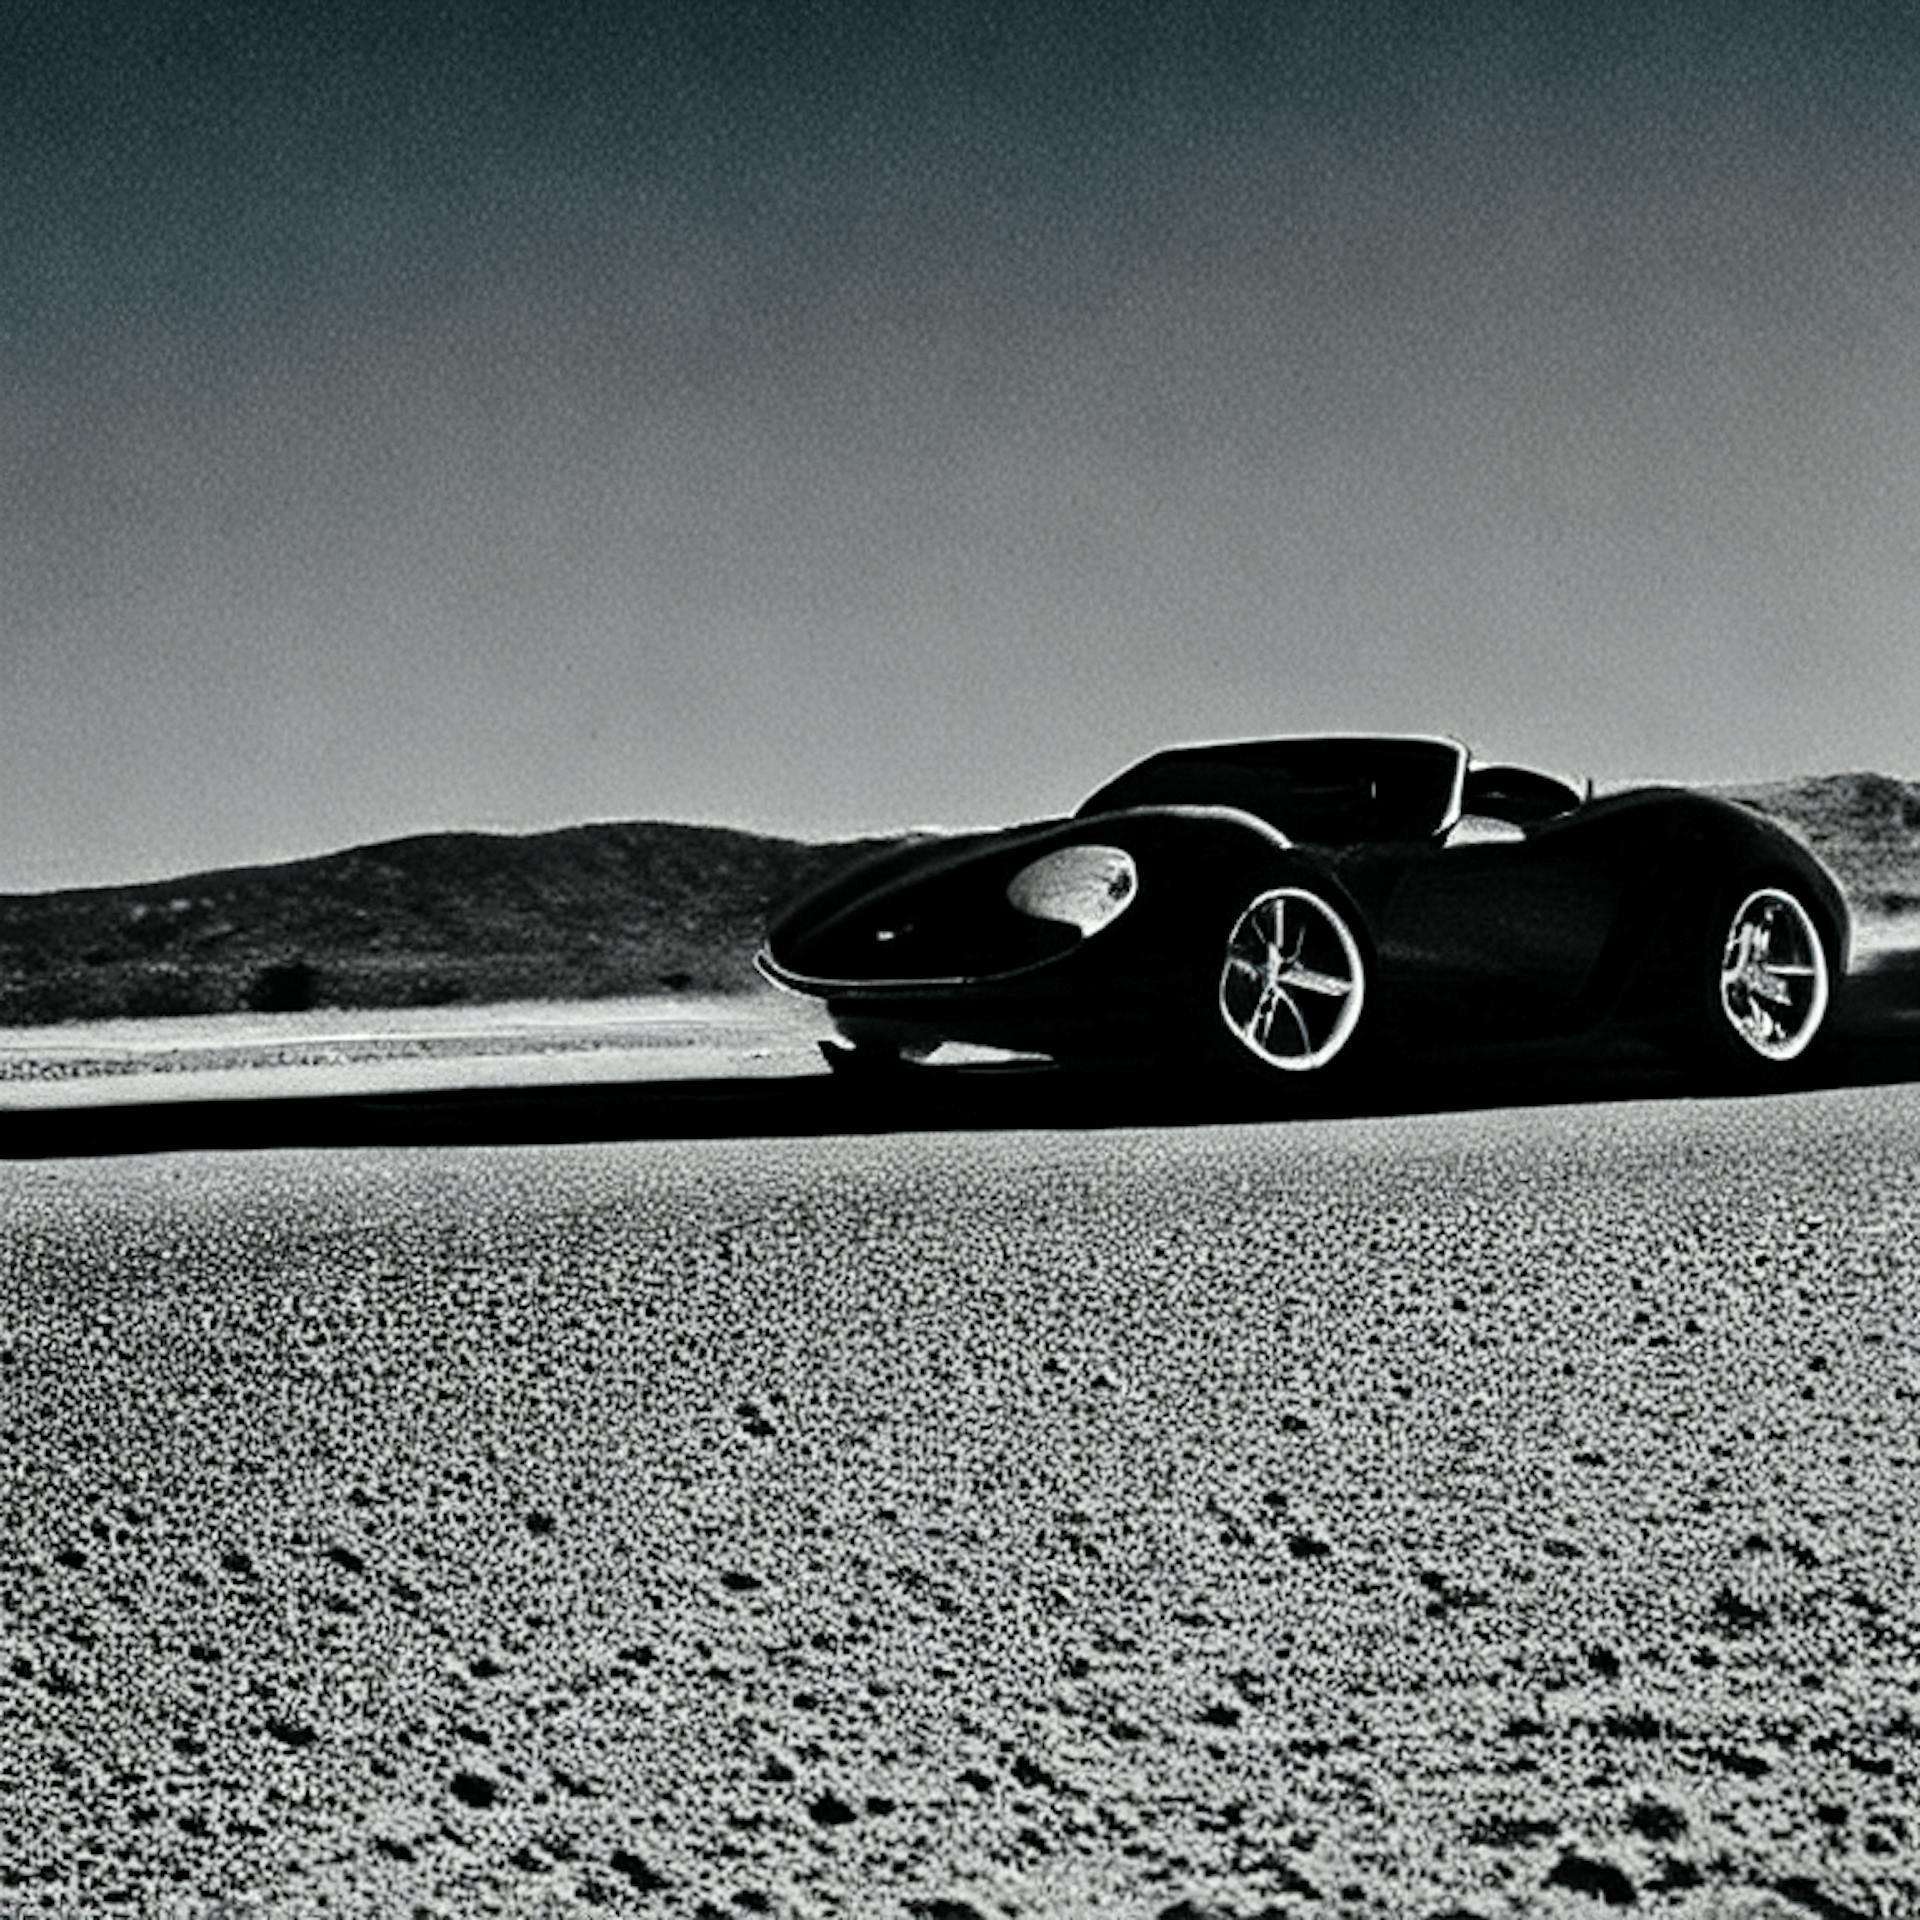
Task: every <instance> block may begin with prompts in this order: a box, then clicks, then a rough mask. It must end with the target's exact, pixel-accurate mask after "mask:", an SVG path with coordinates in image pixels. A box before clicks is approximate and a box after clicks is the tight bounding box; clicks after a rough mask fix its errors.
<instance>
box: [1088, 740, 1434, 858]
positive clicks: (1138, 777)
mask: <svg viewBox="0 0 1920 1920" xmlns="http://www.w3.org/2000/svg"><path fill="white" fill-rule="evenodd" d="M1466 761H1467V753H1466V749H1465V748H1464V747H1463V746H1461V745H1460V744H1459V743H1458V742H1457V741H1452V740H1432V739H1420V738H1409V737H1406V736H1402V735H1378V736H1348V735H1338V736H1330V735H1324V734H1321V735H1312V736H1306V737H1303V738H1299V739H1292V740H1242V741H1233V742H1230V743H1228V744H1226V745H1223V746H1207V747H1174V748H1171V749H1169V750H1168V751H1167V752H1165V753H1156V754H1155V755H1153V757H1152V758H1151V759H1147V760H1142V761H1141V762H1140V763H1139V765H1138V766H1133V767H1129V768H1128V769H1127V770H1126V772H1124V773H1122V774H1120V775H1118V776H1117V777H1115V778H1114V779H1112V780H1109V781H1108V782H1107V784H1106V785H1105V786H1104V787H1101V788H1099V789H1098V790H1097V791H1096V792H1094V793H1092V794H1090V795H1089V796H1088V797H1087V799H1086V800H1085V801H1084V802H1083V803H1082V804H1081V806H1080V807H1079V809H1078V810H1077V813H1076V818H1079V819H1085V818H1087V817H1088V816H1089V815H1090V814H1096V813H1112V812H1115V811H1117V810H1118V809H1120V808H1123V807H1154V806H1209V807H1238V808H1239V809H1240V810H1241V811H1242V812H1245V813H1251V814H1253V815H1255V816H1256V817H1257V818H1259V819H1262V820H1264V821H1266V822H1267V824H1268V825H1269V826H1272V827H1277V828H1278V829H1279V830H1280V831H1281V832H1282V833H1284V834H1285V835H1286V836H1287V838H1288V839H1290V840H1301V841H1305V842H1307V843H1308V844H1310V845H1319V846H1351V845H1354V844H1356V843H1358V842H1361V841H1366V840H1430V839H1433V838H1435V837H1436V836H1438V835H1440V834H1442V833H1444V832H1446V830H1447V828H1448V827H1450V826H1451V825H1452V824H1453V822H1454V821H1455V820H1456V819H1457V818H1458V817H1459V813H1460V786H1461V781H1462V779H1463V778H1464V776H1465V772H1466Z"/></svg>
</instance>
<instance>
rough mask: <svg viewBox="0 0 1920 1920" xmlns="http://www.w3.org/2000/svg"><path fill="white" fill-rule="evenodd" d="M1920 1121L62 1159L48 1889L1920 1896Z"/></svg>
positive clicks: (48, 1639) (13, 1606)
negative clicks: (1919, 1806) (1919, 1560)
mask: <svg viewBox="0 0 1920 1920" xmlns="http://www.w3.org/2000/svg"><path fill="white" fill-rule="evenodd" d="M1916 1169H1920V1098H1916V1096H1915V1094H1914V1093H1913V1092H1912V1091H1911V1090H1909V1089H1906V1088H1893V1089H1870V1090H1859V1091H1847V1092H1832V1093H1823V1094H1815V1095H1809V1096H1804V1097H1801V1098H1797V1099H1779V1100H1773V1101H1767V1102H1751V1103H1744V1102H1729V1103H1715V1104H1693V1103H1686V1102H1666V1103H1648V1104H1641V1105H1630V1106H1627V1105H1616V1106H1608V1107H1601V1108H1566V1109H1547V1110H1541V1111H1535V1112H1530V1113H1499V1112H1495V1113H1482V1114H1471V1115H1453V1116H1439V1117H1421V1118H1403V1119H1372V1120H1350V1121H1334V1122H1320V1123H1306V1122H1301V1123H1297V1124H1292V1125H1284V1124H1283V1125H1274V1126H1265V1127H1223V1128H1212V1129H1195V1130H1188V1131H1173V1132H1140V1133H1105V1134H1099V1135H1079V1136H1075V1135H1057V1134H1056V1135H1048V1134H1002V1135H997V1136H992V1137H982V1138H967V1137H959V1136H947V1137H939V1136H900V1137H892V1138H869V1139H860V1140H847V1141H784V1142H783V1141H774V1142H765V1141H758V1142H730V1143H720V1142H716V1143H705V1144H698V1145H677V1144H632V1145H622V1146H615V1147H606V1146H594V1147H578V1148H547V1149H534V1148H521V1149H509V1148H490V1149H474V1150H460V1151H407V1150H393V1151H365V1152H341V1153H332V1154H312V1155H296V1154H262V1155H256V1156H252V1157H225V1158H222V1157H196V1156H174V1157H169V1158H165V1159H149V1160H134V1161H126V1162H118V1163H104V1164H74V1163H57V1162H56V1163H47V1164H35V1165H15V1166H10V1167H6V1168H4V1169H0V1208H3V1209H4V1212H3V1214H0V1219H3V1220H4V1225H3V1226H0V1235H3V1236H4V1239H3V1240H0V1246H3V1247H4V1262H5V1264H4V1269H3V1272H4V1290H3V1298H4V1308H5V1334H4V1339H5V1345H4V1354H3V1356H0V1358H3V1360H4V1371H3V1372H0V1383H3V1385H0V1405H3V1406H4V1415H3V1416H0V1417H3V1418H4V1421H5V1428H6V1435H5V1438H6V1448H7V1458H8V1462H9V1470H8V1475H7V1479H6V1483H5V1503H6V1543H7V1544H6V1548H5V1563H4V1571H3V1573H0V1601H4V1607H5V1615H6V1621H7V1632H8V1641H9V1645H8V1650H7V1657H8V1665H7V1668H6V1671H5V1674H4V1676H0V1688H3V1689H4V1692H3V1694H0V1703H3V1707H4V1720H5V1724H6V1726H7V1727H8V1729H9V1737H8V1738H7V1739H6V1740H5V1741H4V1742H0V1808H3V1809H4V1811H5V1815H6V1818H5V1821H4V1830H5V1842H4V1846H5V1853H4V1858H3V1859H0V1870H3V1872H4V1878H3V1879H0V1911H11V1910H15V1909H19V1910H22V1911H34V1910H38V1909H40V1908H48V1909H51V1910H54V1911H92V1910H95V1909H99V1908H103V1907H106V1906H107V1905H109V1904H110V1903H118V1904H119V1906H120V1907H121V1908H122V1909H123V1910H126V1909H130V1910H133V1911H139V1912H150V1913H168V1912H180V1913H188V1912H195V1911H199V1912H205V1911H207V1910H208V1909H207V1903H214V1902H219V1901H223V1900H227V1901H232V1900H238V1901H243V1902H245V1903H246V1904H245V1905H244V1906H243V1907H241V1908H239V1909H238V1910H239V1911H247V1912H258V1913H265V1914H274V1915H282V1914H284V1915H299V1914H307V1913H313V1912H320V1911H328V1912H338V1913H353V1914H361V1913H364V1914H399V1913H407V1912H423V1913H427V1914H446V1915H466V1914H474V1913H483V1912H511V1913H546V1912H563V1911H573V1910H577V1909H579V1908H581V1907H586V1906H603V1907H613V1908H617V1909H622V1910H634V1911H658V1912H661V1913H696V1912H700V1911H702V1909H703V1904H704V1908H705V1910H706V1911H708V1912H711V1913H742V1912H746V1913H753V1912H764V1913H775V1914H789V1913H792V1914H825V1913H847V1914H859V1915H866V1914H873V1915H883V1914H886V1915H905V1914H918V1915H922V1916H943V1917H944V1920H963V1917H964V1916H967V1915H970V1914H971V1915H979V1916H993V1915H999V1914H1008V1915H1043V1914H1083V1913H1092V1912H1098V1913H1101V1914H1113V1915H1120V1916H1130V1915H1140V1916H1149V1915H1151V1916H1184V1917H1185V1920H1194V1917H1196V1916H1226V1915H1241V1916H1249V1915H1253V1914H1256V1913H1262V1912H1270V1913H1281V1914H1285V1913H1294V1912H1306V1911H1314V1912H1321V1913H1342V1914H1349V1913H1351V1914H1378V1915H1383V1916H1384V1915H1394V1916H1423V1915H1424V1916H1438V1915H1442V1914H1448V1915H1463V1914H1464V1915H1478V1916H1488V1917H1491V1916H1496V1915H1509V1914H1514V1915H1517V1914H1556V1913H1568V1914H1594V1913H1597V1912H1599V1911H1601V1910H1603V1909H1607V1908H1609V1907H1617V1906H1624V1905H1627V1904H1637V1907H1638V1909H1639V1910H1640V1911H1643V1912H1650V1913H1660V1914H1667V1913H1672V1914H1685V1915H1701V1916H1706V1915H1713V1916H1733V1915H1739V1916H1742V1917H1743V1920H1752V1917H1754V1916H1781V1917H1785V1916H1799V1915H1803V1914H1807V1913H1812V1914H1820V1915H1828V1916H1833V1915H1841V1916H1844V1915H1855V1914H1857V1915H1888V1914H1891V1915H1899V1914H1906V1913H1911V1912H1914V1911H1916V1909H1917V1907H1920V1867H1916V1864H1915V1851H1914V1846H1915V1836H1914V1834H1913V1832H1912V1831H1911V1826H1910V1822H1911V1820H1912V1818H1913V1814H1912V1808H1913V1805H1914V1802H1915V1797H1916V1785H1917V1784H1920V1744H1917V1743H1916V1731H1915V1729H1916V1721H1915V1714H1916V1711H1920V1701H1917V1700H1916V1691H1917V1690H1920V1571H1917V1567H1916V1520H1915V1513H1916V1509H1917V1508H1920V1441H1917V1440H1916V1438H1915V1427H1916V1419H1915V1415H1916V1404H1915V1402H1916V1394H1920V1333H1916V1327H1917V1326H1920V1171H1916Z"/></svg>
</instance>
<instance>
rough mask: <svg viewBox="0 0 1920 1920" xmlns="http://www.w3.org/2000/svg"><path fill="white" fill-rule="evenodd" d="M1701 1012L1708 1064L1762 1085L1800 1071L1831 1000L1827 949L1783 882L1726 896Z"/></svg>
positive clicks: (1798, 899) (1809, 914)
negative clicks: (1708, 988) (1704, 1011)
mask: <svg viewBox="0 0 1920 1920" xmlns="http://www.w3.org/2000/svg"><path fill="white" fill-rule="evenodd" d="M1715 942H1716V944H1715V950H1714V955H1713V960H1714V968H1713V976H1712V980H1711V991H1710V1000H1709V1004H1708V1009H1707V1019H1706V1024H1707V1040H1708V1052H1709V1056H1710V1058H1711V1060H1712V1062H1713V1063H1714V1064H1716V1065H1718V1066H1720V1067H1721V1068H1723V1069H1725V1070H1726V1071H1728V1072H1731V1073H1733V1074H1734V1075H1736V1076H1737V1077H1739V1078H1741V1079H1744V1080H1748V1081H1758V1082H1765V1081H1767V1080H1772V1079H1780V1078H1785V1077H1787V1076H1788V1075H1790V1074H1791V1073H1793V1072H1794V1071H1796V1070H1798V1069H1799V1068H1801V1067H1802V1066H1803V1065H1804V1064H1805V1062H1806V1060H1807V1059H1808V1057H1809V1055H1810V1054H1811V1053H1812V1052H1813V1050H1814V1048H1815V1046H1816V1044H1817V1043H1818V1041H1819V1039H1820V1037H1821V1034H1822V1032H1823V1031H1824V1029H1825V1026H1826V1020H1827V1011H1828V1008H1829V1007H1830V1005H1831V1004H1832V999H1833V979H1832V965H1831V962H1830V961H1829V959H1828V954H1827V943H1826V940H1825V938H1824V937H1823V936H1822V934H1821V931H1820V924H1819V922H1818V921H1817V920H1816V919H1815V918H1814V915H1813V912H1812V910H1811V909H1810V908H1809V907H1808V906H1807V903H1806V902H1805V900H1804V899H1802V898H1801V896H1800V894H1799V892H1798V891H1797V890H1796V889H1795V888H1794V887H1793V886H1792V885H1791V884H1790V883H1787V882H1784V881H1776V882H1770V883H1768V884H1765V885H1760V886H1753V887H1749V888H1746V889H1743V890H1742V891H1740V892H1739V893H1738V894H1737V895H1732V896H1729V897H1728V898H1727V899H1726V900H1725V901H1723V902H1722V905H1721V910H1720V913H1719V914H1718V915H1717V917H1716V936H1715Z"/></svg>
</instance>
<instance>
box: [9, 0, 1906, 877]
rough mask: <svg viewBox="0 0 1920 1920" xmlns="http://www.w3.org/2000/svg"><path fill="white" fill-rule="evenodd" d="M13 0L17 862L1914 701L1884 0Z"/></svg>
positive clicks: (1584, 754)
mask: <svg viewBox="0 0 1920 1920" xmlns="http://www.w3.org/2000/svg"><path fill="white" fill-rule="evenodd" d="M1593 13H1594V16H1595V18H1594V20H1593V21H1592V22H1589V23H1587V24H1584V25H1583V24H1580V23H1579V22H1578V20H1577V19H1576V17H1575V10H1574V9H1572V8H1569V7H1567V6H1565V5H1563V4H1559V3H1558V0H1556V4H1553V5H1550V6H1549V5H1539V6H1531V7H1530V6H1524V5H1513V6H1503V5H1494V4H1486V5H1449V4H1447V3H1446V0H1427V3H1426V4H1419V5H1415V4H1406V5H1390V4H1370V3H1369V0H1337V3H1335V4H1311V3H1309V4H1297V5H1275V6H1271V7H1264V8H1263V7H1255V6H1248V5H1208V4H1205V0H1185V3H1183V4H1172V3H1171V0H1169V4H1164V5H1158V6H1147V5H1139V6H1124V5H1111V6H1104V7H1102V6H1093V5H1089V6H1085V7H1065V6H1056V7H1052V8H1049V7H1046V6H1044V5H1035V4H1032V0H1026V3H1025V4H1008V5H1006V6H1004V7H1001V6H995V5H991V4H987V3H986V0H979V3H978V4H973V5H963V4H957V0H942V3H941V4H914V3H913V0H893V3H892V4H874V5H858V4H841V5H813V6H808V5H801V4H765V5H757V6H754V5H744V4H732V3H730V0H713V3H712V4H709V5H704V6H685V7H681V6H670V5H647V4H644V0H638V3H636V4H632V5H627V6H619V7H612V6H608V7H602V6H598V5H590V4H582V3H574V4H569V3H568V0H543V3H542V4H537V5H528V6H525V7H512V6H505V5H489V4H469V5H453V4H448V5H444V6H435V5H418V4H416V5H409V4H406V0H384V4H368V5H355V4H340V3H338V0H336V3H334V4H328V5H325V6H318V5H316V6H305V7H303V6H299V5H288V6H285V7H265V6H259V5H255V4H251V0H249V4H244V5H243V4H238V3H237V0H235V3H231V4H222V3H221V0H211V3H210V4H202V5H192V6H189V5H182V4H170V3H169V0H144V3H143V4H138V5H134V4H119V5H116V4H105V3H104V0H103V3H101V4H89V3H88V0H73V4H65V5H57V6H55V5H48V6H43V7H39V8H27V7H10V8H6V9H5V10H4V12H3V13H0V22H3V24H0V351H3V352H4V366H3V369H0V372H3V375H4V377H3V378H0V890H12V891H22V890H29V889H37V888H42V887H51V886H57V885H74V884H85V883H91V882H110V881H120V880H130V879H136V878H145V877H151V876H159V875H165V874H170V873H178V872H183V871H186V870H188V869H191V868H195V867H201V866H209V865H220V864H227V863H231V862H237V861H249V860H258V859H269V858H280V857H287V856H291V855H295V854H300V853H306V852H314V851H320V850H323V849H326V848H330V847H335V846H341V845H345V844H349V843H352V842H356V841H362V840H368V839H373V838H378V837H383V836H390V835H394V834H398V833H403V832H410V831H422V830H429V829H434V828H439V827H473V826H498V827H506V828H515V829H519V828H532V827H538V826H545V825H556V824H564V823H570V822H573V821H578V820H583V819H592V818H610V817H611V818H624V817H633V816H664V817H671V818H680V819H700V820H712V821H720V822H728V823H734V824H741V825H750V826H759V827H764V828H769V829H774V830H785V831H791V832H796V833H801V834H806V835H824V834H830V833H839V832H847V831H858V830H866V829H880V828H887V827H895V826H899V825H903V824H907V823H911V822H927V821H931V822H945V823H953V824H960V823H969V822H977V821H992V820H999V819H1010V818H1017V817H1019V816H1021V815H1023V814H1035V813H1041V812H1046V811H1052V810H1058V809H1060V808H1063V807H1066V806H1068V805H1070V804H1071V803H1072V802H1073V801H1074V800H1075V799H1077V798H1078V797H1079V795H1080V793H1081V792H1082V791H1084V790H1085V789H1086V788H1088V787H1090V786H1091V785H1093V784H1094V783H1095V782H1096V781H1097V780H1098V779H1099V778H1100V777H1101V776H1102V775H1103V774H1105V773H1106V772H1108V771H1109V770H1111V769H1112V768H1113V767H1115V766H1117V765H1118V764H1120V763H1123V762H1124V761H1126V760H1128V759H1130V758H1132V757H1134V756H1136V755H1137V754H1139V753H1141V752H1144V751H1146V750H1147V749H1149V748H1151V747H1152V746H1155V745H1157V744H1160V743H1162V742H1165V741H1170V740H1176V739H1192V738H1207V737H1217V736H1225V735H1232V734H1247V733H1268V732H1293V731H1301V730H1308V729H1314V728H1320V727H1388V728H1395V727H1406V728H1413V729H1418V730H1445V731H1453V732H1458V733H1461V734H1463V735H1464V736H1466V737H1467V738H1469V739H1470V740H1472V741H1475V742H1476V743H1478V744H1479V745H1481V746H1483V747H1484V748H1486V749H1488V750H1490V751H1498V752H1499V753H1501V754H1503V755H1507V756H1513V757H1519V758H1534V759H1538V760H1542V761H1545V762H1546V763H1548V764H1550V765H1556V766H1560V767H1563V768H1565V769H1567V770H1570V771H1574V772H1593V773H1596V774H1599V775H1600V776H1602V777H1603V778H1619V777H1625V776H1631V775H1640V774H1655V775H1666V776H1673V777H1683V778H1696V777H1697V778H1720V777H1739V776H1747V775H1767V774H1786V773H1791V772H1798V771H1803V770H1827V769H1834V768H1840V767H1855V766H1875V767H1879V768H1882V769H1883V770H1886V771H1889V772H1896V773H1914V772H1916V771H1920V752H1916V750H1915V748H1914V745H1913V740H1914V737H1915V732H1916V723H1917V722H1920V647H1917V646H1916V644H1915V634H1914V625H1915V618H1916V609H1917V608H1920V462H1917V461H1916V458H1915V455H1916V453H1917V452H1920V58H1917V57H1916V55H1920V29H1917V28H1916V27H1915V26H1914V25H1913V24H1912V23H1913V20H1914V15H1913V13H1912V10H1911V9H1910V8H1909V7H1908V6H1905V5H1888V6H1886V7H1883V8H1874V7H1870V6H1865V5H1846V4H1835V5H1821V4H1818V3H1817V0H1795V3H1794V4H1791V5H1786V4H1769V3H1768V0H1748V3H1747V4H1738V5H1735V4H1728V5H1724V6H1703V5H1691V6H1690V5H1688V4H1686V0H1665V3H1663V4H1649V5H1644V6H1641V5H1635V4H1631V0H1625V3H1622V4H1610V5H1608V6H1605V7H1600V8H1595V9H1593Z"/></svg>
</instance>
